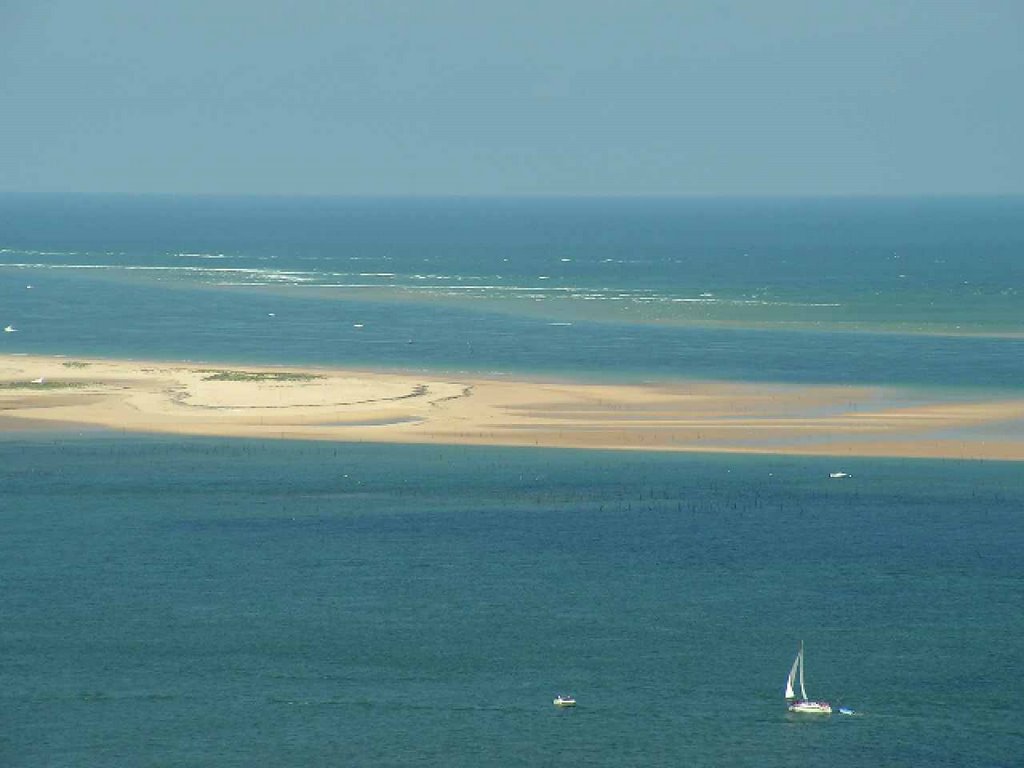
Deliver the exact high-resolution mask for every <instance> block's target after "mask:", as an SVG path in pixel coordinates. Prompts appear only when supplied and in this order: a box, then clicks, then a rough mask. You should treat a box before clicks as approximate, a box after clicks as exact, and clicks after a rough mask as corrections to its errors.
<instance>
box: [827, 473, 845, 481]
mask: <svg viewBox="0 0 1024 768" xmlns="http://www.w3.org/2000/svg"><path fill="white" fill-rule="evenodd" d="M828 476H829V477H831V478H832V479H837V478H840V477H849V475H848V474H846V473H845V472H829V473H828Z"/></svg>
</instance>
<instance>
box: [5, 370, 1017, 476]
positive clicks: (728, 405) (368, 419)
mask: <svg viewBox="0 0 1024 768" xmlns="http://www.w3.org/2000/svg"><path fill="white" fill-rule="evenodd" d="M42 429H45V430H48V431H53V430H55V429H65V430H68V431H73V430H76V429H103V430H115V431H119V432H124V433H164V434H177V435H207V436H222V437H240V438H273V439H295V440H332V441H339V442H380V443H433V444H450V445H491V446H536V447H545V448H578V449H603V450H641V451H691V452H693V451H700V452H719V453H762V454H794V455H819V456H839V457H842V456H851V457H852V456H877V457H908V458H949V459H994V460H1012V461H1024V396H1022V397H1015V396H1009V397H1008V396H1006V395H1005V393H1003V394H1001V395H996V394H992V395H986V394H985V393H983V392H973V393H964V392H962V391H960V392H953V391H947V392H943V391H938V390H931V389H908V388H899V387H884V386H831V385H828V386H824V385H822V386H819V385H802V384H773V383H743V382H731V381H688V380H679V381H672V382H652V383H638V384H614V383H607V382H600V383H599V382H586V381H562V380H548V379H543V378H540V377H537V378H530V377H526V376H516V377H507V376H498V375H494V376H482V375H476V374H473V375H463V374H461V373H452V374H448V373H440V372H425V373H424V372H381V371H361V370H338V369H327V368H323V369H321V368H296V367H284V366H281V367H279V366H266V365H258V366H257V365H253V366H241V365H222V364H204V363H192V362H157V361H135V360H110V359H93V358H83V357H62V356H42V355H0V433H13V432H24V431H33V430H42Z"/></svg>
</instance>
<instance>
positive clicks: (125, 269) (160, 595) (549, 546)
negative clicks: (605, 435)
mask: <svg viewBox="0 0 1024 768" xmlns="http://www.w3.org/2000/svg"><path fill="white" fill-rule="evenodd" d="M1022 213H1024V201H1021V200H1020V199H1008V200H944V201H943V200H932V201H928V200H924V201H922V200H917V201H914V200H890V201H885V200H866V201H865V200H860V201H857V200H846V201H844V200H833V201H775V202H772V201H753V200H751V201H685V200H683V201H680V200H676V201H671V200H626V201H607V200H604V201H602V200H595V201H581V200H575V201H573V200H551V201H542V200H533V201H529V200H526V201H514V200H513V201H510V200H505V201H494V200H491V201H488V200H447V201H438V200H433V201H431V200H405V201H394V200H392V201H388V200H362V201H359V200H285V199H263V200H246V199H219V198H208V199H187V198H186V199H179V198H140V199H121V198H54V197H38V198H30V197H11V196H7V197H4V196H0V325H10V326H12V327H13V328H14V329H15V331H14V332H11V333H4V334H0V352H3V353H44V354H62V355H67V356H69V357H72V358H73V357H75V356H84V355H105V356H111V357H132V358H139V359H143V358H146V359H152V358H166V359H172V360H203V361H207V362H210V361H220V362H232V361H234V362H245V363H287V364H298V365H337V366H371V367H377V368H403V369H441V370H447V371H452V370H454V371H474V372H476V371H484V372H491V373H500V374H505V375H516V374H522V373H543V374H550V375H571V376H575V377H579V378H582V379H584V380H588V381H594V380H631V381H633V380H646V379H651V378H658V379H679V378H685V377H721V378H726V379H736V380H745V381H758V380H761V381H789V382H826V383H828V382H868V383H884V384H897V385H905V386H908V387H915V388H920V387H943V388H956V389H969V390H971V391H972V392H971V393H970V394H971V395H972V396H973V394H977V392H978V391H982V392H983V393H990V394H999V393H1005V392H1008V391H1009V392H1017V391H1019V389H1020V387H1021V385H1022V382H1024V338H1022V336H1021V332H1022V330H1024V327H1022V324H1024V312H1022V311H1021V310H1022V309H1024V307H1022V303H1021V290H1022V287H1024V279H1022V278H1024V274H1022V267H1021V265H1020V264H1021V259H1020V256H1021V253H1022V247H1024V216H1022V215H1021V214H1022ZM1008 428H1010V429H1012V428H1013V426H1012V425H1010V426H1009V427H1008ZM837 469H842V470H844V471H846V472H849V473H851V474H852V477H851V478H849V479H847V480H843V481H836V480H830V479H829V478H828V473H829V472H831V471H835V470H837ZM0 482H2V485H0V487H2V489H3V496H2V502H0V584H2V585H3V589H2V590H0V617H2V621H0V764H3V765H12V766H22V765H24V766H37V765H46V766H76V767H78V766H108V765H133V766H134V765H139V766H162V765H194V766H243V765H244V766H249V765H275V766H309V765H366V764H381V765H495V766H515V765H523V766H526V765H529V766H533V765H549V764H554V763H555V762H566V761H573V762H575V763H578V764H584V765H595V766H601V765H607V766H621V765H638V764H643V765H695V766H719V765H728V766H747V765H749V766H769V767H770V766H776V765H778V766H782V765H789V764H791V763H792V762H794V761H799V762H807V761H808V760H813V761H815V762H820V761H824V762H826V763H827V764H829V765H835V766H861V765H865V764H868V765H881V766H919V765H938V766H942V765H948V766H1011V765H1019V764H1020V762H1021V759H1022V756H1024V730H1022V728H1021V727H1020V725H1019V722H1018V721H1019V718H1018V716H1017V698H1018V695H1019V692H1020V691H1021V690H1024V685H1022V683H1024V680H1022V674H1024V673H1022V672H1021V670H1022V669H1024V664H1022V662H1024V659H1022V656H1024V644H1022V642H1021V640H1020V637H1021V631H1022V629H1024V627H1022V613H1021V610H1020V605H1021V604H1022V597H1024V595H1022V577H1021V574H1022V573H1024V569H1022V565H1024V563H1022V555H1021V554H1020V553H1021V552H1022V551H1024V536H1022V533H1024V523H1022V518H1021V510H1024V475H1022V473H1021V469H1020V467H1019V466H1018V465H1015V464H1000V463H995V462H979V463H965V462H957V461H946V462H920V461H898V460H889V461H866V460H848V461H843V462H842V464H841V466H840V465H838V464H837V463H836V462H835V461H834V460H814V459H795V458H785V459H783V458H771V457H724V456H707V457H689V456H670V455H661V454H643V455H637V454H626V453H587V452H575V451H541V450H534V451H528V450H526V451H524V450H501V449H468V448H466V449H455V448H443V447H407V446H373V445H349V444H338V445H333V444H322V443H318V444H308V443H301V442H295V443H276V442H256V441H228V440H199V439H195V440H191V439H168V438H155V437H149V438H147V437H129V436H125V435H119V434H114V433H105V432H90V433H85V434H78V433H63V432H42V433H37V434H31V435H30V434H18V433H10V432H8V433H5V434H4V435H3V436H2V439H0ZM800 640H803V641H804V642H805V643H806V647H807V667H808V687H809V693H810V694H811V695H813V696H816V697H822V698H827V699H830V700H831V701H832V702H833V703H834V704H838V705H845V706H849V707H852V708H853V709H854V710H856V711H857V712H858V715H857V716H854V717H844V716H838V715H836V716H833V717H831V718H825V719H813V718H812V719H810V720H808V719H806V718H805V719H794V718H793V717H791V716H787V715H786V713H785V709H784V704H783V701H782V687H783V683H784V677H785V675H786V672H787V671H788V669H789V665H790V663H791V662H792V658H793V655H794V654H795V652H796V649H797V646H798V643H799V642H800ZM559 692H571V693H574V694H575V695H576V696H577V698H578V699H579V702H580V706H579V707H578V708H577V709H575V710H572V711H565V712H560V711H556V710H555V709H554V708H553V707H552V706H551V699H552V698H553V696H554V695H555V694H556V693H559Z"/></svg>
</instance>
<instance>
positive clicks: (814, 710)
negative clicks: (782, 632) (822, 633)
mask: <svg viewBox="0 0 1024 768" xmlns="http://www.w3.org/2000/svg"><path fill="white" fill-rule="evenodd" d="M798 678H799V680H800V698H797V697H796V692H795V691H794V690H793V683H795V682H796V681H797V679H798ZM786 701H787V702H788V704H789V711H790V712H802V713H806V714H812V715H831V714H832V705H831V704H829V703H828V702H827V701H813V700H812V699H808V698H807V690H806V689H805V688H804V641H803V640H801V641H800V650H799V651H797V654H796V658H795V659H794V660H793V666H792V667H790V669H789V677H788V678H786Z"/></svg>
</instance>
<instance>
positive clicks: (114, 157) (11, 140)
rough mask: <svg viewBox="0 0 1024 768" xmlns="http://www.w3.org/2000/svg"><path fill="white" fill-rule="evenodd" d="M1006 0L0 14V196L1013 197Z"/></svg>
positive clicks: (1016, 8)
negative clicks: (73, 193) (66, 193)
mask: <svg viewBox="0 0 1024 768" xmlns="http://www.w3.org/2000/svg"><path fill="white" fill-rule="evenodd" d="M1022 80H1024V2H1022V1H1021V0H960V1H957V2H951V1H947V0H928V1H920V0H858V1H856V2H855V1H854V0H847V1H846V2H842V1H830V0H617V1H615V2H611V1H609V0H517V1H516V2H499V1H498V0H491V1H490V2H488V1H487V0H418V1H413V0H406V1H401V2H400V1H399V0H365V1H364V2H349V1H348V0H324V1H321V0H167V1H166V2H144V1H140V0H89V2H83V0H0V191H3V192H85V193H129V194H137V193H147V194H148V193H168V194H260V195H267V194H269V195H414V196H421V195H430V196H432V195H460V196H461V195H600V196H616V195H686V196H731V195H736V196H790V195H800V196H803V195H1003V194H1022V193H1024V139H1022V137H1024V98H1022V97H1021V93H1022V87H1021V81H1022Z"/></svg>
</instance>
